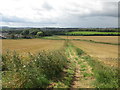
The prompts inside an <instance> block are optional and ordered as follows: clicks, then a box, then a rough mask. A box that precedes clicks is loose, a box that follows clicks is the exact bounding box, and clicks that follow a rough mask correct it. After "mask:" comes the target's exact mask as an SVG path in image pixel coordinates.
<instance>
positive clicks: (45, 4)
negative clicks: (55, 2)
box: [42, 2, 53, 10]
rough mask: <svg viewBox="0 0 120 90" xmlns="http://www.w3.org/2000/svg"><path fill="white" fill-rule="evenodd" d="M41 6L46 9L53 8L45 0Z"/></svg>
mask: <svg viewBox="0 0 120 90" xmlns="http://www.w3.org/2000/svg"><path fill="white" fill-rule="evenodd" d="M42 7H43V8H44V9H46V10H52V9H53V7H52V6H51V5H50V4H48V3H47V2H44V3H43V5H42Z"/></svg>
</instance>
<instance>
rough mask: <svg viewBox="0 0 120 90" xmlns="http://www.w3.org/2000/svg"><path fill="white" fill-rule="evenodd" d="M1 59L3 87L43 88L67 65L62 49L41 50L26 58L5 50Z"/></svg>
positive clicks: (59, 74)
mask: <svg viewBox="0 0 120 90" xmlns="http://www.w3.org/2000/svg"><path fill="white" fill-rule="evenodd" d="M2 61H3V63H2V64H3V73H2V75H3V77H2V81H3V88H36V87H37V88H45V87H47V86H48V85H49V83H50V82H51V81H52V80H54V79H56V78H58V77H61V72H62V70H63V68H64V67H65V66H66V65H67V58H66V56H65V54H64V50H57V51H52V52H49V51H42V52H40V53H38V54H36V55H35V54H34V55H32V54H29V56H28V57H27V58H24V57H22V56H20V55H19V54H17V53H16V52H14V53H13V52H7V53H6V54H4V55H3V56H2Z"/></svg>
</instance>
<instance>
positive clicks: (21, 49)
mask: <svg viewBox="0 0 120 90" xmlns="http://www.w3.org/2000/svg"><path fill="white" fill-rule="evenodd" d="M63 44H64V41H56V40H42V39H32V40H30V39H19V40H2V46H3V47H2V50H3V53H5V52H6V50H10V51H14V50H15V51H16V52H18V53H21V54H26V53H28V52H30V53H37V52H39V51H41V50H55V49H59V48H61V47H62V46H63Z"/></svg>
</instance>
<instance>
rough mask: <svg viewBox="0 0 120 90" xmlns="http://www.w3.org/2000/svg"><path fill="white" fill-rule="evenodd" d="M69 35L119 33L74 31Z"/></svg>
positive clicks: (116, 33)
mask: <svg viewBox="0 0 120 90" xmlns="http://www.w3.org/2000/svg"><path fill="white" fill-rule="evenodd" d="M66 34H67V35H73V36H74V35H75V36H77V35H78V36H79V35H118V34H119V32H90V31H86V32H85V31H74V32H68V33H66Z"/></svg>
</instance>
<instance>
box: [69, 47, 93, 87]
mask: <svg viewBox="0 0 120 90" xmlns="http://www.w3.org/2000/svg"><path fill="white" fill-rule="evenodd" d="M69 49H70V50H69V53H70V59H72V60H73V61H74V63H75V73H74V76H73V80H72V83H71V88H93V87H94V86H93V85H92V83H93V81H94V77H93V72H92V68H91V67H90V66H89V65H88V63H87V62H86V61H85V60H84V59H82V58H81V57H82V56H83V55H84V54H83V52H82V51H80V49H79V48H76V47H74V46H72V45H70V46H69ZM78 50H79V51H78Z"/></svg>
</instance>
